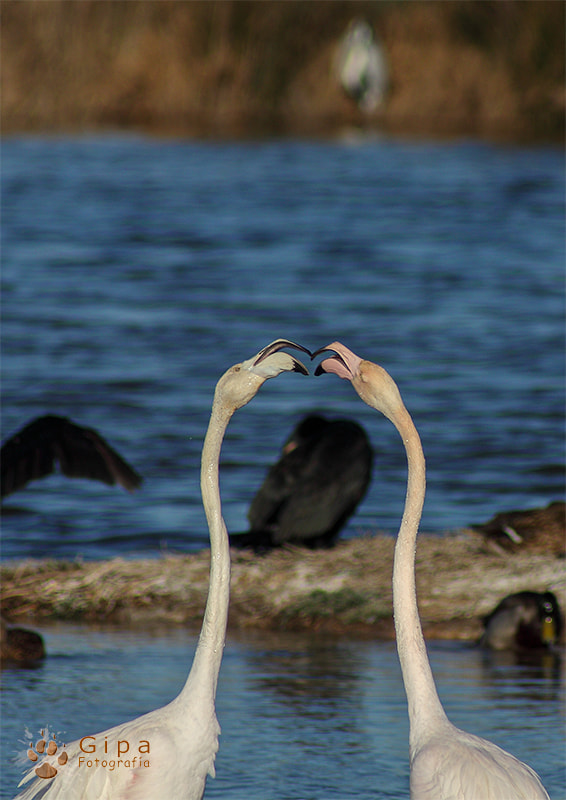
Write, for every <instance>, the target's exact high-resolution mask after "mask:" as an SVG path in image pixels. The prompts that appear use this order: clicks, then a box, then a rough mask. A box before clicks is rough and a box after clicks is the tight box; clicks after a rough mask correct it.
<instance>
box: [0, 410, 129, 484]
mask: <svg viewBox="0 0 566 800" xmlns="http://www.w3.org/2000/svg"><path fill="white" fill-rule="evenodd" d="M1 462H2V464H1V473H2V497H6V496H7V495H9V494H11V493H12V492H15V491H17V490H18V489H22V488H23V487H24V486H25V485H26V484H27V483H29V482H30V481H34V480H38V479H39V478H44V477H45V476H46V475H50V474H51V473H52V472H54V471H55V467H56V465H57V464H58V465H59V468H60V470H61V472H62V473H63V474H64V475H66V476H67V477H68V478H90V479H91V480H96V481H102V482H103V483H107V484H109V485H110V486H112V485H114V484H116V483H118V484H120V486H123V487H124V488H125V489H128V491H133V490H134V489H136V488H137V487H138V486H139V485H140V483H141V481H142V479H141V477H140V476H139V475H138V473H137V472H136V471H135V470H134V469H133V468H132V467H131V466H130V465H129V464H127V463H126V461H124V459H123V458H122V457H121V456H119V455H118V453H117V452H116V451H115V450H113V449H112V448H111V447H110V445H109V444H108V442H106V441H105V440H104V439H103V438H102V436H100V434H99V433H97V432H96V431H95V430H93V429H92V428H83V427H82V426H80V425H76V424H75V423H74V422H71V420H69V419H66V418H65V417H58V416H55V415H52V414H50V415H48V416H44V417H38V418H37V419H34V420H33V421H32V422H30V423H29V424H28V425H26V426H25V427H24V428H22V430H20V431H18V433H16V434H14V435H13V436H11V437H10V438H9V439H8V440H7V441H6V442H5V443H4V444H3V445H2V453H1Z"/></svg>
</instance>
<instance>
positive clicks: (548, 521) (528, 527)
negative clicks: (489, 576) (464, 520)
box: [471, 500, 566, 555]
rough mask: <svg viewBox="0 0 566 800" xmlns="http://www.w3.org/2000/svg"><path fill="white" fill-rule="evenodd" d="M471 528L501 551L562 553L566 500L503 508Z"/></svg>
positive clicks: (565, 527) (564, 543)
mask: <svg viewBox="0 0 566 800" xmlns="http://www.w3.org/2000/svg"><path fill="white" fill-rule="evenodd" d="M471 528H472V530H474V531H477V532H478V533H480V534H481V535H482V536H483V537H484V539H485V541H486V543H487V544H488V545H490V546H491V547H492V548H493V549H495V550H497V551H498V552H501V551H513V552H514V551H518V550H529V551H531V552H539V553H554V554H555V555H562V554H563V553H564V549H565V545H566V503H565V502H564V501H562V500H556V501H554V502H553V503H549V504H548V505H547V506H544V507H542V508H530V509H527V510H525V511H504V512H502V513H500V514H496V515H495V516H494V517H492V519H490V520H489V521H488V522H485V523H483V524H482V525H472V526H471Z"/></svg>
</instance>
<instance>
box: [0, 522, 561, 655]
mask: <svg viewBox="0 0 566 800" xmlns="http://www.w3.org/2000/svg"><path fill="white" fill-rule="evenodd" d="M393 548H394V540H393V539H392V538H391V537H389V536H363V537H360V538H356V539H352V540H349V541H344V542H341V543H339V544H338V546H337V547H335V548H334V549H332V550H327V551H305V550H302V549H300V548H287V549H283V550H279V551H274V552H272V553H270V554H268V555H265V556H256V555H253V554H252V553H248V552H236V551H233V552H232V562H233V563H232V590H231V600H230V625H231V627H233V628H248V629H253V628H255V629H260V630H301V629H305V630H306V629H310V630H314V629H316V630H324V631H329V632H336V633H342V634H348V633H350V634H355V635H357V636H360V635H370V636H379V637H383V638H390V637H392V636H393V622H392V607H391V599H392V598H391V571H392V561H393ZM209 556H210V553H209V551H208V550H205V551H203V552H201V553H198V554H194V555H187V556H170V555H168V556H163V557H161V558H157V559H147V560H140V561H128V560H125V559H121V558H116V559H112V560H110V561H103V562H80V561H76V562H59V561H45V562H36V561H26V562H21V563H16V564H7V565H5V566H3V567H2V570H1V573H0V574H1V577H2V595H1V600H2V613H3V614H6V615H7V616H8V617H9V618H10V619H11V620H20V619H23V618H26V619H31V620H39V619H43V620H46V619H62V620H85V621H99V622H102V621H105V622H109V623H118V624H128V625H135V624H148V623H150V622H152V621H160V622H167V623H177V624H184V625H187V626H189V627H192V628H195V629H197V628H198V627H199V626H200V623H201V618H202V612H203V609H204V604H205V602H206V594H207V591H208V570H209ZM417 576H418V577H417V586H418V593H419V607H420V612H421V617H422V620H423V627H424V629H425V633H426V635H427V636H429V637H438V638H461V639H474V638H476V637H477V636H478V634H479V633H480V630H481V623H480V618H481V616H482V615H483V614H485V613H487V612H488V611H489V610H491V608H492V607H493V606H494V605H495V604H496V603H497V602H498V601H499V600H500V599H501V598H502V597H503V596H504V595H506V594H508V593H510V592H514V591H519V590H522V589H533V590H535V591H540V590H543V589H546V588H547V587H548V588H552V590H553V591H555V592H556V594H557V596H558V598H559V600H560V602H561V604H562V605H563V607H566V579H565V577H564V561H563V559H561V558H556V557H554V556H551V555H544V554H540V553H518V554H513V555H505V556H502V555H499V554H497V553H492V552H488V551H486V550H485V548H484V545H483V542H482V540H481V538H480V537H477V536H475V535H473V534H471V533H465V532H463V533H461V534H460V535H452V536H432V535H424V536H421V537H420V540H419V546H418V552H417Z"/></svg>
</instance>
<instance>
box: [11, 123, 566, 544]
mask: <svg viewBox="0 0 566 800" xmlns="http://www.w3.org/2000/svg"><path fill="white" fill-rule="evenodd" d="M564 187H565V181H564V160H563V157H562V154H561V152H560V151H559V150H553V149H542V148H541V149H519V148H515V149H513V148H498V147H492V146H488V145H483V144H473V143H461V144H451V145H449V144H442V145H435V144H404V143H396V142H390V141H369V142H366V143H361V144H358V145H356V146H352V145H346V144H342V143H326V144H321V143H316V144H315V143H303V142H291V141H286V142H269V143H249V144H220V143H218V144H198V143H193V142H181V141H159V140H152V139H145V138H137V137H134V136H110V137H96V138H95V137H92V138H91V137H85V138H79V139H57V138H24V139H6V140H5V141H4V142H3V145H2V187H1V189H2V401H3V402H2V408H1V422H2V437H3V438H6V437H7V436H8V435H9V434H11V433H13V432H14V431H15V430H17V429H18V428H20V427H21V426H23V425H24V424H25V423H26V422H28V421H29V420H30V419H31V418H32V417H34V416H36V415H39V414H43V413H58V414H63V415H67V416H70V417H71V418H72V419H74V420H75V421H77V422H79V423H81V424H84V425H87V426H90V427H95V428H98V429H99V430H100V432H101V433H102V434H103V435H104V436H105V437H106V438H107V439H108V440H109V441H110V443H111V444H112V445H114V446H115V447H116V448H117V449H118V450H119V451H120V452H121V453H122V454H123V455H124V456H125V457H126V458H127V459H128V460H129V461H130V462H131V463H132V464H133V465H134V466H135V468H136V469H138V471H140V472H141V473H142V475H143V476H144V478H145V481H144V484H143V487H142V489H141V491H139V492H138V493H136V494H135V495H133V496H129V495H128V494H127V493H125V492H123V491H122V490H119V489H109V488H108V487H106V486H103V485H98V484H92V483H90V482H87V481H73V482H71V481H69V480H67V479H64V478H62V477H60V476H55V477H51V478H49V479H46V480H44V481H41V482H36V483H34V484H31V485H29V487H28V488H26V489H25V490H24V491H22V492H19V493H18V494H15V495H13V496H12V497H10V498H8V500H7V503H6V504H7V505H8V506H18V507H23V508H24V509H26V511H27V512H28V513H26V514H20V515H17V516H10V517H8V516H5V517H4V519H3V537H2V557H3V558H4V559H7V558H20V557H23V556H38V557H45V556H55V557H70V558H74V557H75V556H76V555H80V556H82V557H83V558H87V559H89V558H101V557H104V558H105V557H109V556H112V555H115V554H117V553H120V554H122V555H126V556H136V555H140V554H146V555H147V554H156V553H158V552H160V551H161V550H163V549H167V550H169V551H188V550H194V549H200V548H202V547H203V546H205V545H206V543H207V530H206V524H205V520H204V515H203V512H202V509H201V505H200V493H199V484H198V480H199V478H198V468H199V458H200V449H201V445H202V440H203V437H204V433H205V429H206V425H207V422H208V415H209V410H210V404H211V399H212V392H213V389H214V385H215V383H216V381H217V379H218V378H219V376H220V375H221V374H222V373H223V372H224V370H225V369H226V368H227V367H229V366H230V365H231V364H233V363H235V362H237V361H240V360H242V359H243V358H247V357H249V356H251V355H253V354H254V353H256V352H257V351H258V350H259V349H260V348H261V347H262V346H264V345H265V344H267V343H268V342H269V341H271V340H272V339H274V338H277V337H280V336H284V337H288V338H292V339H295V340H296V341H299V342H302V343H303V344H305V345H306V346H307V347H310V348H312V349H314V348H316V347H320V346H322V345H325V344H327V343H328V342H330V341H332V340H334V339H340V340H342V341H344V343H345V344H347V345H349V346H350V347H351V348H352V349H353V350H355V351H357V352H358V353H359V354H361V355H362V356H364V357H368V358H370V359H372V360H375V361H377V362H379V363H381V364H383V365H384V366H385V367H386V368H387V369H388V370H389V371H390V372H391V374H392V375H393V377H394V378H395V379H396V380H397V382H398V383H399V386H400V387H401V391H402V394H403V396H404V399H405V402H406V405H407V406H408V408H409V410H410V412H411V413H412V415H413V416H414V419H415V421H416V424H417V427H418V428H419V430H420V433H421V437H422V440H423V444H424V449H425V453H426V456H427V463H428V494H427V501H426V504H425V511H424V517H423V524H422V530H423V531H425V532H427V531H432V532H441V531H446V530H453V529H457V528H460V527H463V526H466V525H468V524H470V523H474V522H483V521H486V520H487V519H489V518H490V517H491V516H492V515H493V514H494V513H496V512H499V511H502V510H508V509H513V508H529V507H532V506H536V505H541V504H546V503H548V502H549V501H550V500H554V499H558V498H560V497H563V495H564V425H563V421H564V387H565V368H564V353H565V341H564V310H565V309H564V301H565V293H564V266H565V244H564V241H565V240H564V235H565V223H564V211H565V209H564ZM313 409H318V410H320V411H323V412H327V413H328V414H330V415H343V414H345V415H348V416H351V417H354V418H356V419H357V420H359V421H360V422H361V423H362V424H363V425H364V426H365V427H366V429H367V430H368V433H369V435H370V437H371V440H372V443H373V445H374V448H375V453H376V455H375V472H374V479H373V483H372V486H371V489H370V491H369V492H368V495H367V497H366V498H365V500H364V502H363V503H362V504H361V505H360V506H359V508H358V511H357V513H356V515H355V516H354V517H353V518H352V519H351V520H350V522H349V524H348V526H347V529H346V531H345V532H344V535H345V536H353V535H358V534H359V533H361V532H367V531H376V530H380V531H385V532H390V533H395V532H396V530H397V528H398V524H399V518H400V513H401V509H402V503H403V498H404V489H405V469H406V467H405V456H404V452H403V448H402V445H401V442H400V441H399V439H398V436H397V433H396V432H395V431H394V429H393V428H392V426H391V425H390V424H389V423H388V422H387V421H386V420H384V419H383V418H381V417H380V416H378V415H376V413H375V412H373V411H372V410H371V409H369V408H367V407H366V406H364V405H363V404H362V403H361V402H360V401H359V399H358V398H357V396H356V395H355V394H354V392H353V391H352V389H351V387H350V386H348V385H347V384H346V383H345V382H343V381H339V380H337V379H336V378H334V377H332V376H326V377H322V378H312V379H304V378H302V377H300V376H296V375H293V376H288V375H285V376H281V377H280V378H279V379H278V380H277V381H271V382H270V383H269V384H267V385H266V386H265V387H264V388H263V389H262V391H261V393H260V395H258V397H257V398H256V399H255V400H254V402H253V403H252V404H251V405H249V406H248V407H246V408H245V409H243V410H242V411H240V412H238V414H237V415H236V417H235V418H234V420H233V422H232V423H231V426H230V428H229V431H228V435H227V438H226V442H225V445H224V450H223V465H222V470H221V482H222V497H223V503H224V515H225V518H226V521H227V524H228V527H229V529H230V530H232V531H240V530H246V528H247V522H246V513H247V508H248V505H249V502H250V500H251V498H252V496H253V494H254V492H255V490H256V489H257V487H258V486H259V485H260V483H261V481H262V479H263V476H264V474H265V471H266V469H267V467H268V466H269V464H270V463H272V462H273V461H274V460H275V459H276V458H277V456H278V453H279V450H280V447H281V444H282V443H283V441H284V440H285V438H286V437H287V435H288V433H289V431H290V430H291V428H292V427H293V426H294V424H295V423H296V422H297V420H298V419H299V418H300V417H301V415H303V414H304V413H305V412H307V411H311V410H313Z"/></svg>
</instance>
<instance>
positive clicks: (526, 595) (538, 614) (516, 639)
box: [480, 591, 563, 650]
mask: <svg viewBox="0 0 566 800" xmlns="http://www.w3.org/2000/svg"><path fill="white" fill-rule="evenodd" d="M483 624H484V632H483V634H482V637H481V639H480V645H481V646H482V647H487V648H490V649H491V650H541V649H550V648H552V647H553V646H554V645H556V644H557V643H558V642H559V641H560V637H561V634H562V626H563V619H562V612H561V611H560V606H559V604H558V600H557V599H556V595H554V594H553V592H550V591H546V592H533V591H522V592H515V593H514V594H509V595H507V597H504V598H503V600H501V601H500V602H499V603H498V604H497V606H496V607H495V608H494V609H493V611H491V613H489V614H488V615H487V616H486V617H484V619H483Z"/></svg>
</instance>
